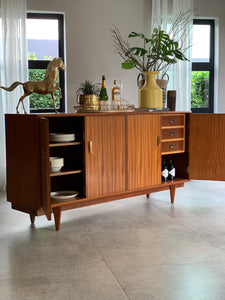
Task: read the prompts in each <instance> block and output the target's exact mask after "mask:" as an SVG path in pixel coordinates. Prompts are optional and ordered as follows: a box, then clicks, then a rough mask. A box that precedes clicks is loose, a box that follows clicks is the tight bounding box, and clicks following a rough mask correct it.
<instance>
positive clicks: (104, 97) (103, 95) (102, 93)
mask: <svg viewBox="0 0 225 300" xmlns="http://www.w3.org/2000/svg"><path fill="white" fill-rule="evenodd" d="M99 100H100V101H107V100H108V94H107V89H106V85H105V75H102V86H101V90H100V94H99Z"/></svg>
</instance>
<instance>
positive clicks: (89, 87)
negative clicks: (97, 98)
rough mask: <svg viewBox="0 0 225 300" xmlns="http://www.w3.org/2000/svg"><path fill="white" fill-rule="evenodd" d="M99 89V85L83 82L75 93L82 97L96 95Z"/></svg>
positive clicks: (87, 81)
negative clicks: (82, 95)
mask: <svg viewBox="0 0 225 300" xmlns="http://www.w3.org/2000/svg"><path fill="white" fill-rule="evenodd" d="M100 89H101V85H100V83H93V82H92V81H90V80H85V81H84V82H82V83H81V84H80V87H79V88H78V89H77V91H76V93H77V95H79V94H84V95H98V94H99V92H100Z"/></svg>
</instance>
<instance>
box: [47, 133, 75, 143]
mask: <svg viewBox="0 0 225 300" xmlns="http://www.w3.org/2000/svg"><path fill="white" fill-rule="evenodd" d="M49 139H50V142H61V143H62V142H72V141H75V134H74V133H50V134H49Z"/></svg>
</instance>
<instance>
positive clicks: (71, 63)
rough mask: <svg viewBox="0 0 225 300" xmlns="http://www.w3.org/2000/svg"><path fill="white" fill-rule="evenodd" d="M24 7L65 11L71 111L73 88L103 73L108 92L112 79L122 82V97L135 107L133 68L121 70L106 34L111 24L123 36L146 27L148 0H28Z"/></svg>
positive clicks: (149, 7) (135, 90)
mask: <svg viewBox="0 0 225 300" xmlns="http://www.w3.org/2000/svg"><path fill="white" fill-rule="evenodd" d="M27 7H28V10H37V11H58V12H65V21H66V67H67V70H66V72H67V74H66V75H67V100H68V101H67V106H68V109H67V110H68V112H73V106H74V104H75V98H76V97H75V94H76V93H75V91H76V89H77V88H78V87H79V84H80V83H81V82H82V81H83V80H85V79H89V80H92V81H94V82H101V75H102V74H104V75H106V85H107V89H108V94H109V96H110V97H111V86H112V84H113V80H114V79H119V80H123V81H124V89H123V96H124V98H125V99H127V100H128V101H129V102H130V103H132V104H135V105H136V106H137V103H138V101H137V85H136V78H137V75H138V71H137V70H131V71H127V70H122V69H121V62H122V60H121V58H120V57H119V56H118V55H117V54H116V53H114V51H113V43H112V39H111V35H110V27H111V25H112V24H115V25H117V26H118V27H119V28H120V30H121V33H122V35H123V36H124V37H127V36H128V34H129V33H130V32H131V31H138V32H144V33H147V31H148V30H150V16H151V5H150V1H149V0H54V1H53V0H48V1H46V0H38V1H37V0H28V1H27Z"/></svg>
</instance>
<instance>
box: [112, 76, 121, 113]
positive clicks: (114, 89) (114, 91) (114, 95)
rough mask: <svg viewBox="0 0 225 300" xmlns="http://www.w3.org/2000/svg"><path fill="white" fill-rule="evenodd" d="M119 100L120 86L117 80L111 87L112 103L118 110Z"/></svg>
mask: <svg viewBox="0 0 225 300" xmlns="http://www.w3.org/2000/svg"><path fill="white" fill-rule="evenodd" d="M120 99H121V92H120V86H119V84H118V82H117V80H114V84H113V87H112V102H113V103H115V104H116V105H117V108H118V109H119V107H120Z"/></svg>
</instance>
